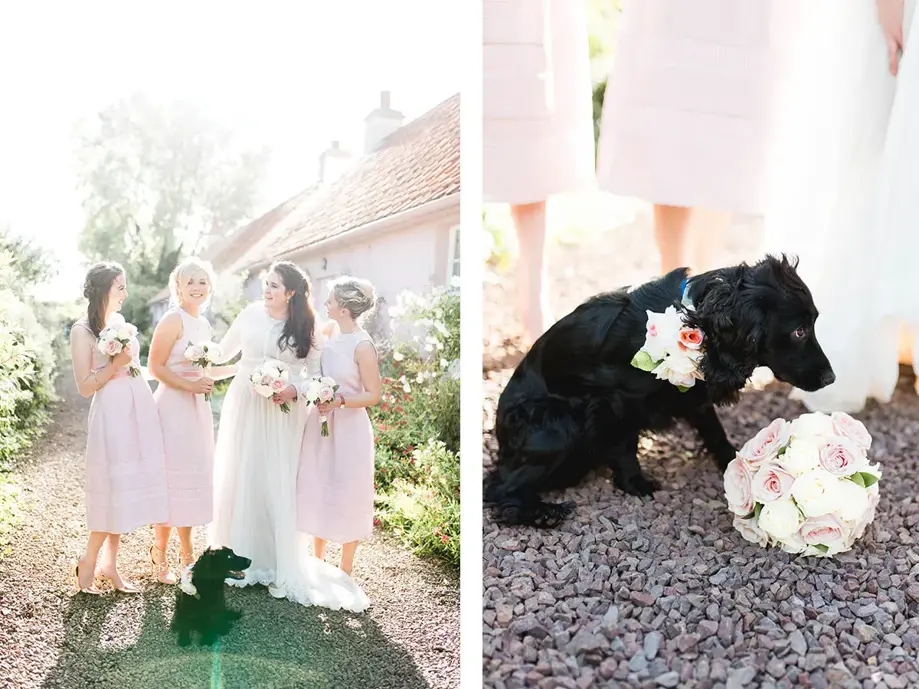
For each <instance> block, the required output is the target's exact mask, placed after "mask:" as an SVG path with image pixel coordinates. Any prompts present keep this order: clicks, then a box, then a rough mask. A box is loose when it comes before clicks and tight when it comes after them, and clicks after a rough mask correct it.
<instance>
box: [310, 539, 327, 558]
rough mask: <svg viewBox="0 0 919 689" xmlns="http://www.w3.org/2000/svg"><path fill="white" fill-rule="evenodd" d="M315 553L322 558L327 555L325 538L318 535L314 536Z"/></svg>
mask: <svg viewBox="0 0 919 689" xmlns="http://www.w3.org/2000/svg"><path fill="white" fill-rule="evenodd" d="M313 555H315V556H316V557H318V558H319V559H320V560H321V559H323V558H324V557H325V540H324V539H322V538H319V537H318V536H313Z"/></svg>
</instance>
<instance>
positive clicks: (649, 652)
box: [644, 632, 661, 660]
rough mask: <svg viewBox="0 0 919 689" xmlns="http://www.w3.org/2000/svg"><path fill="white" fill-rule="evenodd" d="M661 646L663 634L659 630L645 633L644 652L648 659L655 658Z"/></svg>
mask: <svg viewBox="0 0 919 689" xmlns="http://www.w3.org/2000/svg"><path fill="white" fill-rule="evenodd" d="M660 647H661V635H660V634H659V633H657V632H648V633H647V634H646V635H645V641H644V653H645V657H646V658H647V659H648V660H654V659H655V658H656V657H657V652H658V650H659V649H660Z"/></svg>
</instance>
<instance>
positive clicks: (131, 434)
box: [70, 263, 169, 594]
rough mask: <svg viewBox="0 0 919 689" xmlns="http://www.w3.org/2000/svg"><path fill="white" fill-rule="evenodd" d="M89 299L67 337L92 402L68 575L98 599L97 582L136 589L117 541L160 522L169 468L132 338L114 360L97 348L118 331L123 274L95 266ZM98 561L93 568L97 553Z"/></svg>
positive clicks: (114, 267) (111, 266) (87, 287)
mask: <svg viewBox="0 0 919 689" xmlns="http://www.w3.org/2000/svg"><path fill="white" fill-rule="evenodd" d="M83 296H84V297H86V298H87V299H88V300H89V307H88V309H87V316H86V318H81V319H80V320H78V321H77V322H76V323H74V325H73V328H71V330H70V356H71V360H72V362H73V375H74V379H75V380H76V383H77V389H78V390H79V392H80V394H81V395H83V396H84V397H92V398H93V399H92V405H91V406H90V409H89V429H88V431H87V438H86V458H85V461H86V526H87V528H88V529H89V532H90V533H89V541H88V542H87V544H86V551H85V552H84V554H83V557H81V558H80V559H79V561H77V562H75V563H73V569H72V571H71V575H72V576H73V579H74V584H75V585H76V587H77V589H78V590H80V591H82V592H84V593H92V594H99V593H101V590H100V589H99V588H97V587H96V585H95V581H96V580H107V581H109V582H110V583H111V584H112V586H113V587H114V588H115V590H117V591H122V592H124V593H137V592H138V589H137V587H135V586H134V585H133V584H131V583H130V582H127V581H125V580H124V579H122V577H121V575H120V574H119V572H118V566H117V560H118V546H119V544H120V543H121V534H124V533H128V532H130V531H133V530H134V529H136V528H137V527H139V526H144V525H146V524H156V523H159V522H162V521H165V520H166V519H167V518H168V515H169V507H168V503H167V498H166V469H165V460H164V453H163V434H162V429H161V427H160V419H159V415H158V414H157V411H156V404H155V403H154V401H153V394H152V393H151V392H150V386H149V385H148V384H147V382H146V381H145V380H144V379H143V377H140V376H138V377H136V378H135V377H132V376H131V374H130V372H129V369H128V365H129V364H130V363H132V362H133V363H134V365H136V366H138V367H139V365H140V362H139V360H138V358H137V354H138V352H139V351H140V346H139V344H138V342H137V338H132V339H131V344H130V347H129V348H128V349H127V350H126V351H123V352H122V353H120V354H117V355H115V356H114V357H108V356H106V355H104V354H102V353H101V352H99V350H98V349H97V348H96V340H97V338H98V336H99V333H100V332H101V331H102V329H103V328H104V327H105V326H106V325H119V324H123V323H124V318H122V317H121V315H120V314H119V313H118V310H119V309H120V308H121V306H122V304H124V300H125V298H126V297H127V296H128V290H127V282H126V279H125V273H124V269H123V268H122V267H121V266H120V265H118V264H117V263H99V264H97V265H95V266H93V267H92V268H90V269H89V273H88V274H87V275H86V282H85V284H84V287H83ZM103 545H105V550H104V551H103V554H102V562H101V564H100V566H99V567H98V569H97V568H96V564H97V560H98V559H99V551H100V550H102V548H103Z"/></svg>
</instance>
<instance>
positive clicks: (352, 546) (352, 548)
mask: <svg viewBox="0 0 919 689" xmlns="http://www.w3.org/2000/svg"><path fill="white" fill-rule="evenodd" d="M357 544H358V542H357V541H351V542H350V543H343V544H342V546H341V565H340V566H341V571H343V572H344V573H345V574H351V569H352V568H353V567H354V553H356V552H357Z"/></svg>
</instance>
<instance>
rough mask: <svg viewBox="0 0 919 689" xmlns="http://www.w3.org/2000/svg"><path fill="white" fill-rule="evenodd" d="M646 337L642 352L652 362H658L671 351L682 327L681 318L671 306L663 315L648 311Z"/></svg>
mask: <svg viewBox="0 0 919 689" xmlns="http://www.w3.org/2000/svg"><path fill="white" fill-rule="evenodd" d="M647 314H648V324H647V335H646V336H645V345H644V347H643V349H644V351H646V352H647V353H648V356H650V357H651V359H652V360H653V361H660V360H661V359H663V358H664V357H665V356H666V355H667V353H668V352H670V351H672V350H673V349H674V348H675V346H676V342H677V339H678V338H679V336H680V328H682V327H683V318H682V317H681V316H680V314H679V313H678V312H677V310H676V308H674V307H673V306H668V307H667V309H666V310H665V311H664V313H655V312H654V311H648V312H647Z"/></svg>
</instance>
